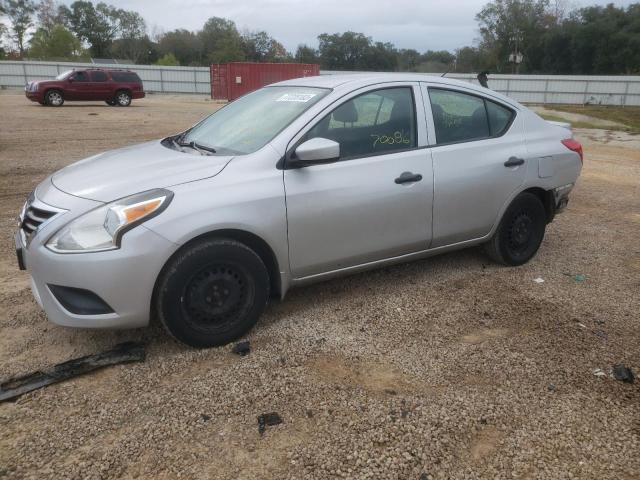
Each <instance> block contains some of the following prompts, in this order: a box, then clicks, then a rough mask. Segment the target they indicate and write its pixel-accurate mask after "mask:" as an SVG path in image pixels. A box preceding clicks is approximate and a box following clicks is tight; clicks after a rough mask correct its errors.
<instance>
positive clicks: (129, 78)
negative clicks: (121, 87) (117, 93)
mask: <svg viewBox="0 0 640 480" xmlns="http://www.w3.org/2000/svg"><path fill="white" fill-rule="evenodd" d="M111 78H112V79H113V80H114V81H116V82H127V83H142V80H140V77H139V76H138V74H137V73H134V72H111Z"/></svg>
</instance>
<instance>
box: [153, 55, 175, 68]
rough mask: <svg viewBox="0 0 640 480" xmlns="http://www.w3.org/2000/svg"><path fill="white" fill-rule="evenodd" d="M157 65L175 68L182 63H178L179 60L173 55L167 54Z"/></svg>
mask: <svg viewBox="0 0 640 480" xmlns="http://www.w3.org/2000/svg"><path fill="white" fill-rule="evenodd" d="M156 65H164V66H175V65H180V62H178V59H177V58H176V56H175V55H174V54H173V53H165V54H164V55H163V56H162V57H160V58H159V59H158V61H157V62H156Z"/></svg>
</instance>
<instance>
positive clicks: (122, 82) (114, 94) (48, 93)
mask: <svg viewBox="0 0 640 480" xmlns="http://www.w3.org/2000/svg"><path fill="white" fill-rule="evenodd" d="M24 90H25V95H26V96H27V98H28V99H29V100H31V101H32V102H38V103H40V104H41V105H51V106H52V107H59V106H61V105H62V104H63V103H64V102H65V100H81V101H83V100H84V101H87V100H104V101H105V102H106V103H107V105H111V106H114V105H119V106H121V107H128V106H129V105H130V104H131V100H132V99H134V98H143V97H144V89H143V88H142V80H140V77H139V76H138V75H137V74H136V73H135V72H132V71H131V70H117V69H105V68H87V69H84V70H68V71H66V72H64V73H61V74H60V75H58V76H57V77H56V78H55V79H54V80H40V81H37V82H29V83H28V84H27V85H26V86H25V87H24Z"/></svg>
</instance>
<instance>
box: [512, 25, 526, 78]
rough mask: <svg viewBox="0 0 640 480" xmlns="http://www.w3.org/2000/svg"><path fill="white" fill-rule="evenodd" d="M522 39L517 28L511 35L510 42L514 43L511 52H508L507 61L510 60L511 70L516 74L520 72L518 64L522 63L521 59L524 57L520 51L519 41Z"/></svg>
mask: <svg viewBox="0 0 640 480" xmlns="http://www.w3.org/2000/svg"><path fill="white" fill-rule="evenodd" d="M521 41H522V36H521V34H520V32H519V31H518V30H516V31H515V32H514V34H513V36H512V37H511V42H512V43H513V44H514V47H515V48H514V51H513V53H510V54H509V62H511V64H512V67H511V70H512V72H513V73H515V74H516V75H517V74H519V73H520V64H521V63H522V59H523V58H524V57H523V55H522V53H520V42H521Z"/></svg>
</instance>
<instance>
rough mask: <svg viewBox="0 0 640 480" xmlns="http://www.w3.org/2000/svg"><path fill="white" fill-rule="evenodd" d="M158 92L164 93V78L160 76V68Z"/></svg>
mask: <svg viewBox="0 0 640 480" xmlns="http://www.w3.org/2000/svg"><path fill="white" fill-rule="evenodd" d="M160 92H161V93H165V92H164V76H163V75H162V68H160Z"/></svg>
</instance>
